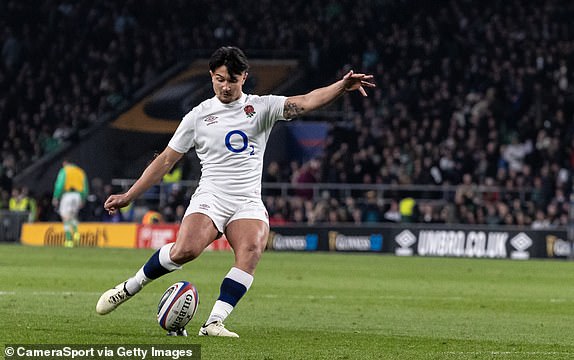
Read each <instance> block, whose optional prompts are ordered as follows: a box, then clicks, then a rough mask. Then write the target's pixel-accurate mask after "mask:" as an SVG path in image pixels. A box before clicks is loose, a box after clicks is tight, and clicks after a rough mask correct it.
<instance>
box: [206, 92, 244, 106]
mask: <svg viewBox="0 0 574 360" xmlns="http://www.w3.org/2000/svg"><path fill="white" fill-rule="evenodd" d="M214 98H215V100H217V102H219V103H220V104H221V105H222V106H225V107H232V106H234V105H237V104H245V102H246V101H247V94H245V93H244V92H242V93H241V97H240V98H239V99H237V100H235V101H232V102H230V103H227V104H224V103H222V102H221V100H219V99H218V98H217V96H214Z"/></svg>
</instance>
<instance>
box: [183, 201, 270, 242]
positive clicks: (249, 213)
mask: <svg viewBox="0 0 574 360" xmlns="http://www.w3.org/2000/svg"><path fill="white" fill-rule="evenodd" d="M193 213H202V214H205V215H207V216H209V217H210V218H211V220H212V221H213V223H214V224H215V227H216V228H217V231H219V232H220V233H224V232H225V228H226V227H227V225H228V224H229V223H230V222H232V221H234V220H237V219H257V220H261V221H263V222H265V223H266V224H267V226H269V215H268V214H267V209H266V208H265V205H263V201H262V200H261V199H260V198H251V197H238V196H229V195H227V196H226V195H221V194H214V193H212V192H207V191H202V190H198V191H196V192H195V194H193V196H192V197H191V200H190V202H189V206H188V207H187V210H186V211H185V214H184V215H183V217H184V218H185V217H186V216H187V215H190V214H193Z"/></svg>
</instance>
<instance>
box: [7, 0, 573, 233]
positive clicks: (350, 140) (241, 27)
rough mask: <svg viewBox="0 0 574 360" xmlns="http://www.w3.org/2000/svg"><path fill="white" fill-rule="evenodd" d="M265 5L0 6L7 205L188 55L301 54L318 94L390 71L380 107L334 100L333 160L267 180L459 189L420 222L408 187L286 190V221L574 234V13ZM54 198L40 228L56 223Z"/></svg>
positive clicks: (515, 7) (426, 209)
mask: <svg viewBox="0 0 574 360" xmlns="http://www.w3.org/2000/svg"><path fill="white" fill-rule="evenodd" d="M256 3H257V6H241V8H238V7H235V5H234V4H235V3H233V2H230V1H221V2H209V1H194V2H188V1H172V2H170V5H169V6H165V5H164V4H162V3H161V2H156V1H152V0H145V1H134V0H128V1H119V2H118V1H98V2H94V1H88V0H82V1H74V2H71V1H65V0H45V1H39V2H38V1H31V0H25V1H18V0H7V1H3V2H1V3H0V11H1V12H2V13H3V14H4V15H5V16H4V17H2V18H1V19H0V26H1V29H0V31H1V38H0V44H1V54H0V55H1V59H0V119H1V121H0V142H1V143H2V148H1V150H0V151H1V159H2V163H1V164H0V186H1V192H0V195H1V196H0V201H1V202H0V206H2V207H3V208H7V207H8V204H7V203H8V199H9V197H10V193H11V190H12V187H14V186H19V184H13V183H12V179H13V178H14V177H15V176H16V174H18V173H20V172H21V171H22V170H23V169H25V168H26V167H27V166H29V165H30V164H33V163H34V162H35V161H37V160H38V159H40V158H42V157H43V156H46V155H47V154H51V153H54V152H57V151H58V149H59V148H60V147H61V145H62V144H63V143H64V142H72V143H73V142H74V141H78V139H79V134H80V133H81V132H82V131H85V130H87V129H89V128H90V127H92V126H94V125H96V124H97V123H98V121H99V119H101V118H102V116H103V115H104V114H106V113H107V112H110V111H113V110H116V109H118V108H119V107H120V106H121V105H122V104H123V103H125V102H126V101H129V100H130V99H131V98H132V97H133V94H134V93H135V92H136V91H137V90H138V89H140V88H142V87H143V86H144V85H145V84H146V83H148V82H149V81H151V80H152V79H154V78H156V77H157V76H158V75H159V74H161V73H162V72H163V71H165V70H166V69H167V68H169V67H170V66H173V65H174V64H175V63H176V62H177V61H178V60H180V59H181V58H185V57H186V56H189V54H190V51H191V50H194V49H195V51H203V50H206V51H211V50H213V49H214V48H216V47H218V46H220V45H223V44H229V43H232V44H234V45H237V46H239V47H242V48H244V49H247V50H248V51H247V52H248V54H249V55H250V57H254V56H257V54H263V53H265V52H269V51H272V52H273V54H274V55H273V56H276V57H278V58H281V57H282V56H284V54H290V55H292V54H296V55H295V56H299V57H300V58H301V59H302V60H303V62H302V64H303V65H302V66H304V67H305V69H306V74H308V76H307V78H306V81H305V84H300V87H301V88H303V89H309V88H311V87H313V86H317V85H320V84H325V83H326V82H327V81H328V80H329V79H334V78H336V77H340V76H341V75H342V74H343V72H344V71H345V70H346V69H348V68H353V69H355V70H357V71H363V72H370V73H373V74H375V76H376V82H377V85H378V88H377V89H376V90H375V91H374V92H372V93H371V94H370V96H369V97H368V98H366V99H361V98H359V97H356V96H349V97H345V98H343V99H342V101H340V102H338V103H337V104H335V107H336V110H337V114H339V115H338V116H337V117H336V118H335V119H332V120H331V121H330V124H331V130H330V132H329V135H328V137H327V141H326V146H325V149H324V153H323V155H322V156H321V157H319V158H316V159H312V160H310V161H309V162H304V163H299V164H296V165H295V164H291V163H289V164H276V165H270V166H277V165H279V166H278V167H279V168H280V169H281V173H280V174H278V170H277V169H275V170H273V169H269V171H268V175H266V177H265V181H269V182H293V183H295V182H297V181H307V182H314V183H338V184H346V183H349V184H396V185H400V186H412V185H432V186H452V187H454V188H455V191H454V192H453V193H452V194H450V195H449V197H446V198H445V197H444V196H441V197H440V198H438V199H437V198H436V197H434V196H433V195H432V194H428V197H427V198H426V199H423V200H419V199H417V200H416V202H415V204H414V205H413V209H412V213H408V211H407V209H408V208H409V206H410V205H409V201H404V200H405V199H406V198H407V199H408V198H409V196H408V195H409V194H408V193H407V194H405V193H404V192H385V193H384V195H383V194H382V193H377V192H375V193H374V194H373V193H372V192H353V194H352V195H353V196H342V195H341V194H340V193H339V192H331V191H328V192H322V193H321V194H320V197H312V195H311V194H310V193H309V192H305V191H304V190H299V194H297V193H294V194H291V195H290V196H289V197H287V198H283V197H282V196H281V195H279V194H277V193H273V192H271V193H267V195H265V201H266V204H267V206H268V208H269V212H270V216H271V218H272V220H273V221H277V222H280V223H284V222H308V223H319V222H354V223H360V222H369V221H405V219H406V218H407V217H409V218H410V221H416V222H442V223H467V224H514V225H524V226H536V227H539V226H553V225H565V224H566V223H567V214H568V211H569V206H570V202H569V198H570V195H571V192H572V173H573V169H574V140H573V139H574V117H573V110H574V107H573V105H574V98H573V96H572V94H573V91H572V90H573V87H572V84H573V81H572V69H573V68H574V64H573V63H572V62H573V60H572V59H574V57H573V56H572V55H573V51H574V36H573V35H572V34H573V33H574V25H573V24H572V22H571V20H570V19H571V18H572V15H574V4H571V3H570V2H568V1H565V0H545V1H541V2H536V3H523V2H519V1H509V2H499V1H494V0H486V1H482V2H480V3H478V2H472V1H469V0H466V1H457V2H445V3H441V4H436V3H432V2H427V3H424V2H422V3H420V2H417V3H416V5H415V4H413V3H411V2H407V1H385V0H379V1H367V0H359V1H350V0H343V1H327V2H322V1H290V2H272V1H269V0H264V1H257V2H256ZM365 39H367V40H365ZM309 169H312V172H310V171H309ZM104 187H105V186H100V189H104ZM485 189H486V190H485ZM525 189H527V190H525ZM109 191H110V189H108V190H107V191H103V190H102V191H100V193H98V194H97V196H96V195H94V199H101V198H102V197H103V196H105V193H106V192H109ZM423 198H424V197H423ZM43 203H44V202H43V201H41V199H39V201H38V207H39V209H38V212H39V216H40V218H41V219H42V218H44V217H45V216H46V217H48V218H49V216H50V215H49V211H48V210H47V209H44V208H42V204H43ZM401 203H403V204H402V205H403V206H401ZM180 205H181V204H180V203H179V202H178V203H177V204H176V203H174V204H172V205H169V204H167V205H166V208H165V212H167V215H168V216H165V215H166V214H165V213H164V217H165V218H166V219H176V216H174V215H173V214H176V213H177V211H176V208H177V207H178V206H180ZM46 206H49V204H47V205H46ZM174 206H175V208H173V207H174ZM403 209H405V211H406V212H403V213H401V210H403ZM94 211H96V210H94ZM100 213H101V212H100ZM46 214H48V215H46ZM90 216H91V217H94V215H93V214H91V215H90Z"/></svg>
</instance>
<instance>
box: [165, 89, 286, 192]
mask: <svg viewBox="0 0 574 360" xmlns="http://www.w3.org/2000/svg"><path fill="white" fill-rule="evenodd" d="M285 100H286V97H285V96H275V95H266V96H257V95H247V94H242V95H241V97H240V98H239V99H238V100H236V101H234V102H232V103H229V104H224V103H222V102H221V101H219V99H217V97H215V96H214V97H212V98H211V99H208V100H205V101H203V102H202V103H201V104H199V105H198V106H196V107H194V108H193V109H192V110H191V111H190V112H189V113H187V115H185V116H184V117H183V120H182V121H181V123H180V124H179V126H178V128H177V130H176V131H175V133H174V135H173V137H172V138H171V140H170V141H169V144H168V146H169V147H170V148H172V149H173V150H175V151H177V152H179V153H186V152H188V151H189V149H191V148H192V147H195V151H196V153H197V156H198V158H199V160H200V163H201V178H200V180H199V189H204V190H208V191H214V192H216V193H223V194H228V195H241V196H247V197H260V196H261V176H262V172H263V155H264V153H265V147H266V145H267V140H268V139H269V134H270V133H271V129H272V128H273V125H274V124H275V122H276V121H277V120H287V119H285V118H284V117H283V109H284V106H285Z"/></svg>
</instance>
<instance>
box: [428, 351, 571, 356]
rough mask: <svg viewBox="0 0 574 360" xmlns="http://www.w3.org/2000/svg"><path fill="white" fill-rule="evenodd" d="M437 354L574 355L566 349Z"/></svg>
mask: <svg viewBox="0 0 574 360" xmlns="http://www.w3.org/2000/svg"><path fill="white" fill-rule="evenodd" d="M435 354H445V355H485V354H488V355H545V356H546V355H572V353H570V352H565V351H442V352H436V353H435Z"/></svg>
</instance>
